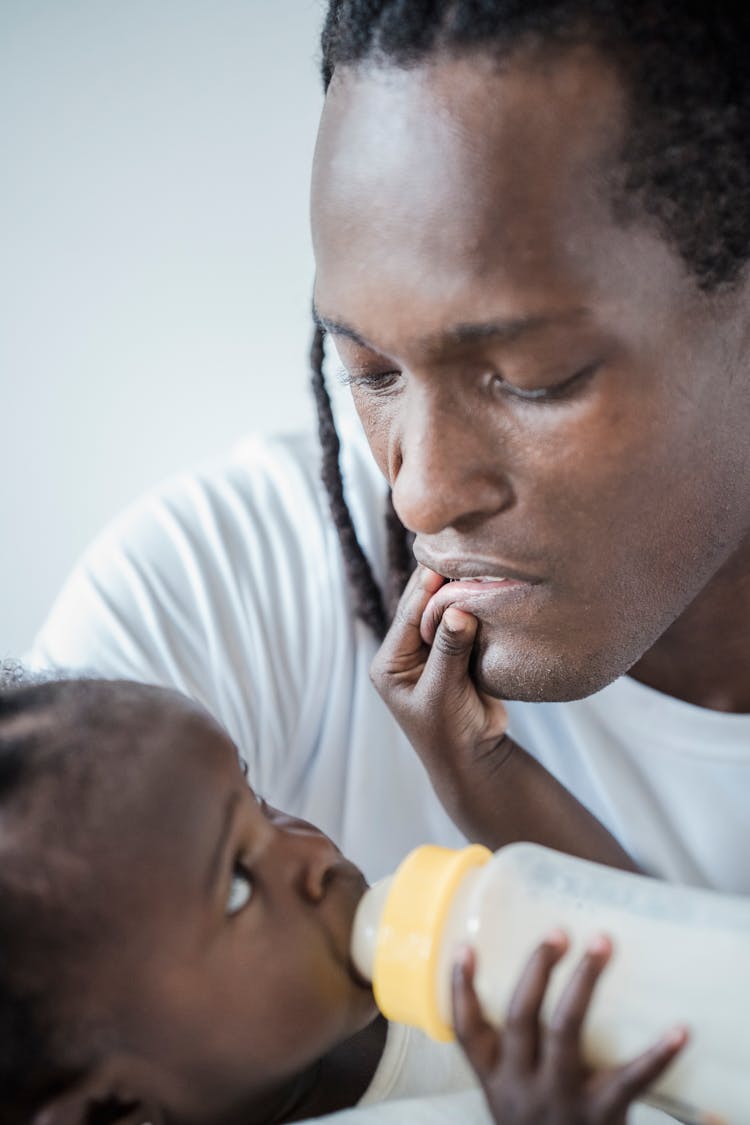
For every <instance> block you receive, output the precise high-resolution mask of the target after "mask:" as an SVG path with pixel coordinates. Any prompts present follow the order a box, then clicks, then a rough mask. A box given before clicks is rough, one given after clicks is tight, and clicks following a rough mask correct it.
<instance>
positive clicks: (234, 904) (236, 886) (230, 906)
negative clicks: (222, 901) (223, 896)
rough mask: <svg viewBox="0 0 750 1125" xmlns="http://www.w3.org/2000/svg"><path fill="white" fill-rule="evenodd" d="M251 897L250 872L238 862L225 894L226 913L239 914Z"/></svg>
mask: <svg viewBox="0 0 750 1125" xmlns="http://www.w3.org/2000/svg"><path fill="white" fill-rule="evenodd" d="M252 897H253V880H252V878H251V876H250V873H249V872H247V871H245V870H244V868H242V867H241V866H240V865H239V864H238V865H237V866H236V867H235V869H234V874H233V875H232V885H231V886H230V888H229V895H228V896H227V914H229V915H230V916H231V915H232V914H239V912H240V910H242V908H243V907H245V906H247V904H248V902H249V901H250V899H251V898H252Z"/></svg>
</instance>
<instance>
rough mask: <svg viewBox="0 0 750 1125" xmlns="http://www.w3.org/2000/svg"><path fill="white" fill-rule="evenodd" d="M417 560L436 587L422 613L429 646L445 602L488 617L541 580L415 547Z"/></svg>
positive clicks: (511, 569)
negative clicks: (431, 577)
mask: <svg viewBox="0 0 750 1125" xmlns="http://www.w3.org/2000/svg"><path fill="white" fill-rule="evenodd" d="M414 553H415V555H416V556H417V558H418V561H419V562H420V564H421V565H422V566H424V567H425V568H426V569H428V570H431V571H433V572H434V573H435V576H436V582H437V579H438V578H442V580H443V581H442V583H441V584H440V585H439V586H437V587H436V590H435V593H433V595H432V596H431V597H430V600H429V601H428V603H427V605H426V606H425V609H424V612H423V614H422V620H421V624H420V632H421V634H422V639H423V640H424V642H425V643H426V644H428V645H431V644H432V642H433V641H434V639H435V633H436V631H437V627H438V625H439V623H440V620H441V618H442V616H443V614H444V613H445V611H446V609H447V608H448V606H449V605H455V606H457V607H458V608H459V609H463V610H465V611H466V612H467V613H472V614H474V616H475V617H478V618H480V619H481V618H482V617H487V616H491V615H492V613H493V611H494V610H496V609H499V608H500V607H501V605H503V606H504V605H506V604H507V603H508V601H518V599H519V598H522V597H527V596H528V594H529V593H530V592H531V590H532V588H533V587H534V586H538V585H539V584H540V583H541V579H539V578H537V577H535V576H533V575H529V574H524V573H522V572H521V571H519V570H517V569H516V568H515V567H511V566H506V565H505V564H504V563H500V562H497V561H494V560H491V559H479V558H477V559H450V558H447V557H444V558H440V557H439V556H430V555H428V554H427V553H426V552H425V551H424V550H419V549H415V552H414Z"/></svg>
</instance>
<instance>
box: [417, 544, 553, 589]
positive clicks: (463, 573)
mask: <svg viewBox="0 0 750 1125" xmlns="http://www.w3.org/2000/svg"><path fill="white" fill-rule="evenodd" d="M414 555H415V557H416V559H417V562H419V563H421V564H422V566H426V567H427V568H428V570H434V571H435V573H436V574H439V575H441V576H442V577H443V578H445V579H446V580H448V581H450V582H464V581H468V580H471V579H482V578H484V579H488V580H492V581H497V582H501V581H504V580H506V579H507V580H508V581H511V582H525V583H526V584H527V585H530V586H533V585H536V584H537V583H539V582H541V579H540V578H538V577H536V575H533V574H526V573H524V571H521V570H518V569H517V568H516V567H514V566H510V565H508V564H507V563H505V562H500V561H499V560H498V559H490V558H481V557H475V558H471V559H467V558H450V557H449V556H447V555H443V556H441V555H433V554H431V553H430V552H428V551H425V550H424V548H422V547H421V546H420V545H415V547H414Z"/></svg>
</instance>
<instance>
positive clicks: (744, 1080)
mask: <svg viewBox="0 0 750 1125" xmlns="http://www.w3.org/2000/svg"><path fill="white" fill-rule="evenodd" d="M560 927H562V928H563V929H564V930H565V931H566V933H567V934H568V936H569V938H570V950H569V951H568V953H567V954H566V955H565V958H564V960H563V965H568V966H570V965H571V964H572V963H573V962H574V961H575V960H577V959H578V958H579V957H580V955H581V954H582V952H583V950H584V949H585V947H586V945H587V944H588V942H589V941H590V939H591V938H592V937H593V936H595V935H596V934H598V933H606V934H608V935H609V936H610V937H611V938H612V940H613V943H614V955H613V957H612V961H611V963H610V965H609V966H608V968H607V971H606V972H605V973H604V975H603V976H602V978H601V980H600V981H599V983H598V985H597V988H596V991H595V994H594V999H593V1001H592V1004H591V1007H590V1009H589V1013H588V1016H587V1020H586V1026H585V1029H584V1052H585V1055H586V1058H587V1060H588V1061H589V1062H590V1063H591V1064H592V1065H595V1066H611V1065H614V1064H618V1063H622V1062H625V1061H626V1060H628V1059H630V1058H632V1057H633V1056H634V1055H636V1054H638V1053H639V1052H640V1051H643V1050H644V1049H645V1048H646V1047H648V1046H650V1045H651V1044H652V1043H653V1042H655V1041H656V1040H657V1039H658V1038H659V1037H660V1036H661V1035H663V1034H664V1032H665V1031H666V1030H667V1029H668V1028H669V1027H670V1026H672V1025H673V1024H675V1023H681V1024H685V1025H686V1026H687V1027H688V1028H689V1029H690V1033H691V1038H690V1042H689V1043H688V1046H687V1047H686V1048H685V1049H684V1050H683V1052H682V1053H681V1054H680V1056H679V1057H678V1058H677V1060H676V1061H675V1062H674V1063H673V1064H672V1066H671V1067H670V1068H669V1070H668V1071H667V1072H666V1074H665V1075H664V1076H663V1077H662V1078H661V1080H660V1081H659V1082H657V1084H656V1085H655V1087H654V1089H653V1096H650V1097H649V1101H650V1102H651V1103H652V1104H653V1105H656V1106H658V1107H660V1108H661V1109H664V1110H666V1111H667V1112H671V1113H673V1114H674V1115H675V1116H677V1117H679V1118H681V1119H683V1120H685V1121H687V1122H695V1123H700V1125H720V1123H721V1125H724V1123H726V1125H748V1123H750V1035H749V1034H748V1027H747V1025H748V1016H749V1014H750V899H744V898H740V897H738V896H729V895H721V894H718V893H716V892H713V891H705V890H697V889H695V888H691V887H684V886H677V885H674V884H669V883H663V882H660V881H658V880H656V879H650V878H648V877H646V876H641V875H632V874H628V873H626V872H622V871H616V870H614V869H613V868H610V867H604V866H602V865H600V864H596V863H589V862H586V861H585V860H581V859H575V858H573V857H571V856H567V855H562V854H560V853H558V852H554V851H551V850H549V849H548V848H542V847H539V846H538V845H535V844H512V845H510V846H509V847H506V848H503V849H502V850H501V851H499V852H497V853H496V854H495V855H494V856H493V855H492V854H491V853H490V852H489V851H487V849H486V848H481V847H471V848H466V849H464V850H463V851H449V850H448V849H445V848H435V847H424V848H418V849H417V850H416V851H415V852H412V854H411V855H410V856H408V857H407V859H406V860H404V862H403V863H402V864H401V866H400V867H399V869H398V871H397V872H396V874H395V875H394V876H392V877H391V878H390V879H384V880H382V881H381V882H380V883H376V884H375V886H373V887H372V888H371V889H370V890H369V891H368V892H367V894H366V895H365V896H364V898H363V900H362V902H361V904H360V906H359V909H358V912H357V916H356V918H355V921H354V931H353V935H352V958H353V960H354V963H355V965H356V966H357V968H358V970H359V972H360V973H362V975H363V976H364V977H366V978H367V979H369V980H371V981H372V982H373V988H374V992H375V997H376V1000H377V1002H378V1004H379V1006H380V1008H381V1011H382V1012H383V1014H384V1015H386V1016H387V1017H388V1018H389V1019H391V1020H395V1021H398V1022H401V1023H408V1024H412V1025H413V1026H416V1027H421V1028H422V1029H423V1030H424V1031H426V1032H428V1034H430V1035H432V1036H433V1037H434V1038H438V1039H448V1038H451V1037H452V1032H451V1029H450V1012H451V1002H450V978H451V971H452V966H453V962H454V959H455V953H456V950H457V948H458V946H459V945H465V944H468V945H471V946H472V947H473V948H474V949H475V950H476V952H477V973H476V979H475V987H476V990H477V995H478V997H479V1000H480V1003H481V1005H482V1008H483V1010H484V1012H485V1014H486V1016H487V1018H488V1019H489V1020H490V1021H491V1022H493V1023H494V1024H495V1025H496V1026H498V1027H499V1026H501V1025H502V1021H503V1015H504V1013H505V1011H506V1009H507V1006H508V1002H509V999H510V996H511V993H512V990H513V988H514V986H515V983H516V982H517V980H518V977H519V975H520V973H521V970H522V968H523V966H524V964H525V963H526V961H527V959H528V957H529V955H530V953H531V952H532V950H533V948H534V947H535V946H536V945H537V944H538V943H539V942H540V941H542V940H543V939H544V938H545V936H546V935H547V934H548V933H549V932H550V931H551V930H553V929H557V928H560ZM567 976H568V974H567V973H565V972H564V971H561V970H559V969H558V970H557V971H556V972H555V973H554V974H553V978H552V983H551V986H550V988H549V991H548V995H547V997H546V999H545V1009H544V1011H543V1013H542V1014H543V1017H544V1014H545V1012H546V1013H547V1014H549V1012H550V1011H551V1009H552V1008H553V1007H554V1004H555V1002H556V1000H557V999H558V998H559V995H560V992H561V990H562V987H563V985H564V983H565V979H566V977H567Z"/></svg>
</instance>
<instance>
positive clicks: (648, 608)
mask: <svg viewBox="0 0 750 1125" xmlns="http://www.w3.org/2000/svg"><path fill="white" fill-rule="evenodd" d="M625 116H626V115H625V107H624V98H623V94H622V90H621V87H620V85H619V83H618V80H617V77H616V75H615V74H614V72H613V71H612V70H611V69H610V68H608V66H607V65H606V64H605V62H603V61H602V60H601V59H600V58H599V57H598V56H596V55H595V54H594V53H593V52H591V51H589V50H586V49H583V48H581V49H579V50H576V51H570V52H568V53H563V54H560V55H558V56H554V57H552V56H549V57H544V58H536V59H533V58H531V57H525V58H520V57H517V58H515V59H513V60H511V62H510V63H509V64H506V65H505V66H504V68H503V69H502V70H501V69H499V68H498V66H497V64H496V63H493V62H492V61H490V60H487V59H485V58H483V57H482V56H481V55H472V56H470V57H467V58H464V59H463V60H462V59H452V60H450V59H441V60H439V61H437V62H434V61H433V62H432V63H426V64H424V65H421V66H417V67H413V68H410V69H398V68H393V69H388V68H378V67H376V66H374V65H369V64H365V65H362V66H359V67H355V68H344V69H342V70H341V71H340V72H339V73H338V74H337V75H336V77H335V78H334V82H333V84H332V86H331V89H330V91H329V95H328V98H327V102H326V106H325V111H324V114H323V121H322V125H321V131H320V136H319V141H318V148H317V153H316V160H315V169H314V176H313V196H312V220H313V236H314V244H315V252H316V258H317V280H316V293H315V301H316V309H317V313H318V317H319V319H320V321H321V322H322V323H323V324H324V325H325V326H326V327H327V328H328V329H329V331H330V332H331V334H332V336H333V339H334V341H335V343H336V347H337V350H338V353H339V355H340V358H341V360H342V363H343V366H344V368H345V371H346V374H347V378H348V381H350V383H351V386H352V393H353V396H354V402H355V405H356V408H357V410H358V413H359V415H360V418H361V420H362V422H363V424H364V428H365V431H366V434H367V437H368V440H369V443H370V445H371V448H372V451H373V454H374V456H375V458H376V460H377V463H378V465H379V466H380V468H381V470H382V472H383V473H384V475H385V477H386V478H387V480H388V482H389V483H390V485H391V487H392V490H393V500H394V504H395V508H396V511H397V512H398V514H399V516H400V518H401V520H402V522H403V523H404V524H405V525H406V527H407V528H409V529H411V530H412V531H413V532H415V533H416V541H415V554H416V556H417V558H418V559H419V560H420V561H421V562H424V563H426V564H427V565H428V566H430V567H431V568H432V569H434V570H436V571H438V572H439V573H440V574H443V575H444V576H445V577H446V578H452V579H463V580H464V581H461V582H458V583H453V584H452V585H451V586H450V587H447V588H444V589H443V590H441V591H440V592H439V593H438V595H437V596H436V598H435V599H434V602H433V604H432V606H431V607H430V611H429V613H428V615H427V619H426V621H425V627H424V628H425V631H426V633H427V634H428V635H429V634H430V631H431V629H433V628H434V622H435V619H436V618H438V617H439V616H440V614H441V612H442V611H443V610H444V608H445V606H446V605H447V604H448V603H449V602H453V603H455V604H457V605H459V606H461V607H463V608H465V609H467V610H469V611H471V612H472V613H474V614H475V615H476V616H477V618H478V619H479V624H480V628H479V639H478V645H477V654H476V674H477V679H478V682H479V685H480V686H481V687H483V688H484V689H485V690H487V691H488V692H491V693H492V694H494V695H498V696H501V697H505V698H510V699H513V698H517V699H567V698H576V697H580V696H582V695H586V694H589V693H590V692H592V691H594V690H597V689H598V688H600V687H603V686H604V685H605V684H606V683H608V682H609V681H611V680H612V679H614V678H615V677H616V676H617V675H620V674H622V673H623V672H625V671H626V670H627V669H628V668H629V667H630V666H631V665H632V664H633V663H634V662H635V661H636V660H638V658H639V657H640V656H641V655H642V654H643V653H644V652H645V651H646V650H647V649H649V648H650V647H651V646H652V645H653V644H654V642H655V641H656V640H657V638H658V637H660V636H661V635H662V633H663V632H664V631H665V630H666V629H667V628H668V627H669V626H670V625H671V624H672V623H673V622H674V621H675V620H676V618H677V617H678V616H679V615H680V614H682V612H683V611H684V610H685V608H686V607H687V606H688V605H689V604H690V603H691V602H692V601H693V600H694V599H696V597H697V595H698V594H699V593H700V592H701V591H702V589H703V588H704V587H705V586H706V584H707V583H709V582H710V581H711V580H712V579H714V577H715V576H716V575H717V572H719V571H720V570H721V568H725V569H726V568H727V567H728V568H730V569H731V568H733V567H736V566H737V565H740V561H738V560H741V564H742V565H747V556H748V545H747V542H746V536H747V531H748V527H750V469H749V465H750V459H748V458H747V456H746V449H747V433H748V423H749V422H750V393H749V392H750V379H749V378H748V376H747V374H746V371H745V350H744V349H745V329H746V319H745V318H744V316H743V314H742V312H741V310H742V304H743V300H744V301H745V302H746V295H745V294H744V293H743V294H739V293H738V294H733V295H729V296H724V297H723V298H722V299H719V298H712V299H709V298H707V297H705V296H704V295H702V294H701V293H700V292H699V291H698V290H697V288H696V286H695V284H694V282H693V280H692V279H691V278H690V276H689V275H688V273H687V271H686V269H685V267H684V266H683V264H682V262H681V260H680V259H679V257H678V256H677V254H676V253H675V252H673V250H672V249H671V248H670V247H669V245H668V244H667V243H666V242H665V241H664V240H663V238H662V236H661V235H660V233H659V232H658V231H656V230H655V229H653V228H652V227H650V225H649V223H648V220H647V219H646V218H642V219H638V220H637V221H633V220H631V221H630V222H629V223H627V224H626V223H625V222H624V220H622V219H618V218H617V217H616V216H615V215H614V214H613V211H614V208H613V207H612V203H611V200H612V198H613V191H614V188H613V177H614V174H615V172H616V170H617V168H618V161H617V154H618V152H619V151H620V150H621V147H622V145H623V144H624V143H625V139H626V137H627V131H626V128H625ZM477 578H490V579H492V578H494V579H499V581H494V582H493V581H489V582H487V581H485V582H481V583H480V582H476V581H472V580H475V579H477ZM467 580H468V581H467ZM720 580H721V578H719V579H717V581H720Z"/></svg>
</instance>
